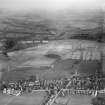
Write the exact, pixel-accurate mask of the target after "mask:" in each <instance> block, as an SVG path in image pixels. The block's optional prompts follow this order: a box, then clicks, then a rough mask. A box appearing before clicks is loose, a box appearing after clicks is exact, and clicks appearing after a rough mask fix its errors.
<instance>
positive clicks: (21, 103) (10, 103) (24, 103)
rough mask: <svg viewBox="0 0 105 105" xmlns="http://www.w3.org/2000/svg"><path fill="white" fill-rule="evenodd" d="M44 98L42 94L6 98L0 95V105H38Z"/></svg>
mask: <svg viewBox="0 0 105 105" xmlns="http://www.w3.org/2000/svg"><path fill="white" fill-rule="evenodd" d="M44 96H45V93H44V92H38V93H33V94H25V95H22V96H8V95H2V94H0V105H40V104H41V102H42V100H43V98H44Z"/></svg>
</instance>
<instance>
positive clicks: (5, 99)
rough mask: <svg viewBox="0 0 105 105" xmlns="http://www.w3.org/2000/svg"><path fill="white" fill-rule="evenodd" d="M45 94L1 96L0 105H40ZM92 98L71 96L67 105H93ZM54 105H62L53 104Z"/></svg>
mask: <svg viewBox="0 0 105 105" xmlns="http://www.w3.org/2000/svg"><path fill="white" fill-rule="evenodd" d="M44 96H45V94H44V93H43V92H41V93H33V94H27V95H23V96H6V95H0V105H40V104H41V103H42V101H43V99H44ZM92 98H93V97H92V96H69V97H67V100H68V102H67V105H91V99H92ZM52 105H61V104H56V103H53V104H52Z"/></svg>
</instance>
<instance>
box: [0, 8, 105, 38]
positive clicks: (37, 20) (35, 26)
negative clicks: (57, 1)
mask: <svg viewBox="0 0 105 105" xmlns="http://www.w3.org/2000/svg"><path fill="white" fill-rule="evenodd" d="M102 16H103V15H102V12H101V11H100V10H99V11H98V10H97V11H95V10H94V11H85V12H79V13H78V12H73V11H70V10H66V11H59V13H48V12H45V13H44V12H43V11H41V12H40V11H39V12H38V11H32V12H27V13H11V12H10V13H8V12H5V11H4V12H3V11H1V14H0V37H3V38H4V36H6V37H11V36H12V37H13V36H17V37H20V36H24V37H27V36H30V37H34V38H36V39H39V40H42V39H48V40H49V39H70V38H73V37H74V38H77V39H78V37H79V39H81V38H83V39H88V40H91V39H92V40H97V39H98V38H100V34H101V33H102V31H103V30H101V28H102V22H103V24H104V21H103V20H102V18H103V17H102ZM103 28H104V27H103ZM36 33H38V34H37V35H36ZM40 33H41V34H40ZM45 33H47V35H45ZM101 35H102V34H101ZM75 36H78V37H75ZM82 36H83V37H82ZM17 37H16V38H17ZM85 37H86V38H85ZM28 38H29V37H28ZM19 40H20V39H19Z"/></svg>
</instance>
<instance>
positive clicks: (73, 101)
mask: <svg viewBox="0 0 105 105" xmlns="http://www.w3.org/2000/svg"><path fill="white" fill-rule="evenodd" d="M66 98H67V103H66V105H91V99H92V98H93V97H92V96H69V97H66ZM62 100H63V99H62ZM53 105H61V104H56V103H54V104H53Z"/></svg>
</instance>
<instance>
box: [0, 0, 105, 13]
mask: <svg viewBox="0 0 105 105" xmlns="http://www.w3.org/2000/svg"><path fill="white" fill-rule="evenodd" d="M103 2H104V0H0V8H4V9H8V10H14V11H22V10H23V11H24V10H32V9H43V10H48V11H56V10H61V9H74V10H82V9H95V8H98V7H100V5H101V4H103Z"/></svg>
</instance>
